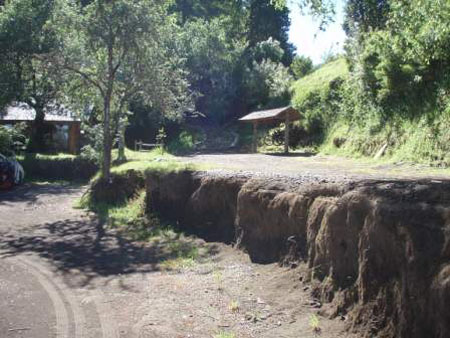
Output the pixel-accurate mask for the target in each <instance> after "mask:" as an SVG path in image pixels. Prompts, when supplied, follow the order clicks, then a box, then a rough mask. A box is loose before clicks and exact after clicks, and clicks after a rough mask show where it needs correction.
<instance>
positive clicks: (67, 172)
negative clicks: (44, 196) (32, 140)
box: [19, 154, 99, 181]
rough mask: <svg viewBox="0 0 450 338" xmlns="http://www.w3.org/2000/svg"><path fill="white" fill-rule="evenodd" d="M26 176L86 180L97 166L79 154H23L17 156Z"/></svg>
mask: <svg viewBox="0 0 450 338" xmlns="http://www.w3.org/2000/svg"><path fill="white" fill-rule="evenodd" d="M19 162H20V163H21V164H22V166H23V168H24V170H25V173H26V175H27V177H31V178H33V179H44V180H50V181H53V180H64V181H77V180H80V181H87V180H89V179H90V178H91V177H93V176H94V175H95V174H96V173H97V171H98V169H99V167H98V166H97V165H96V164H95V163H93V162H91V161H89V160H86V159H83V158H81V157H79V156H73V155H67V154H58V155H43V154H25V156H23V157H22V156H21V157H19Z"/></svg>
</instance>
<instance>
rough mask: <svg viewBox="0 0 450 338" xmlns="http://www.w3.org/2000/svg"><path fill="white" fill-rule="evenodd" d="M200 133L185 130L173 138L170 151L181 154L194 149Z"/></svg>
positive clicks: (169, 146) (169, 147)
mask: <svg viewBox="0 0 450 338" xmlns="http://www.w3.org/2000/svg"><path fill="white" fill-rule="evenodd" d="M198 136H199V135H197V134H195V133H193V132H190V131H187V130H183V131H182V132H181V133H180V134H179V135H178V137H177V138H176V139H174V140H172V141H171V142H170V143H169V145H168V150H169V152H170V153H174V154H180V153H186V152H189V151H192V150H194V148H195V144H196V138H197V137H198Z"/></svg>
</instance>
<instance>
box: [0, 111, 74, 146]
mask: <svg viewBox="0 0 450 338" xmlns="http://www.w3.org/2000/svg"><path fill="white" fill-rule="evenodd" d="M73 115H74V114H73V113H72V112H70V111H68V110H67V109H65V108H64V107H61V106H53V107H49V108H46V112H45V124H47V125H49V126H50V127H51V128H50V130H51V135H50V136H51V139H52V142H53V143H54V144H55V148H61V150H63V151H68V152H69V153H72V154H76V153H77V152H78V148H79V141H80V134H81V131H80V130H81V128H80V126H81V121H80V119H78V118H76V117H74V116H73ZM35 116H36V112H35V110H34V109H33V108H31V107H30V106H29V105H27V104H25V103H16V104H14V105H11V106H8V107H6V109H5V110H4V111H3V112H0V124H1V125H14V124H16V123H20V122H25V123H26V124H28V125H30V126H31V124H32V123H33V121H34V118H35ZM57 143H60V144H58V147H57V146H56V144H57Z"/></svg>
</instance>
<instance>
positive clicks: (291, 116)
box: [239, 107, 300, 153]
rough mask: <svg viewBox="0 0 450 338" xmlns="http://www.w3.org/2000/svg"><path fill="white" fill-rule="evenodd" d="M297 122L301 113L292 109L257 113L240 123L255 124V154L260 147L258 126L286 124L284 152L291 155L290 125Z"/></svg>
mask: <svg viewBox="0 0 450 338" xmlns="http://www.w3.org/2000/svg"><path fill="white" fill-rule="evenodd" d="M297 120H300V113H299V112H298V111H297V110H296V109H294V108H292V107H283V108H276V109H270V110H261V111H255V112H253V113H250V114H248V115H245V116H244V117H242V118H240V119H239V121H243V122H250V123H252V124H253V142H252V151H253V152H255V153H256V151H257V147H258V124H264V123H274V122H279V123H281V122H284V123H285V124H286V128H285V131H284V152H285V153H289V129H290V124H291V122H292V121H297Z"/></svg>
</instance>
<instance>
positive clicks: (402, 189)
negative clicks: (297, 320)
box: [147, 172, 450, 338]
mask: <svg viewBox="0 0 450 338" xmlns="http://www.w3.org/2000/svg"><path fill="white" fill-rule="evenodd" d="M147 191H148V207H149V210H152V211H157V212H159V213H161V214H162V215H163V216H165V217H168V218H170V219H172V220H174V221H177V222H178V223H179V224H180V225H183V226H185V227H188V228H189V229H190V230H192V229H193V230H194V231H196V232H197V233H200V234H203V235H204V236H206V237H209V238H211V239H214V240H224V241H228V242H229V241H234V242H235V243H236V245H237V246H238V247H240V248H242V249H243V250H245V251H247V252H248V254H249V255H250V257H251V258H252V260H253V261H255V262H260V263H269V262H275V261H284V262H293V261H299V262H301V263H302V264H305V265H307V266H308V268H309V269H308V271H309V273H308V275H307V276H305V277H306V278H307V279H309V280H310V281H311V282H312V283H313V284H314V285H317V287H316V288H315V289H314V294H315V295H316V296H317V298H319V299H320V301H321V302H325V303H331V304H332V305H333V307H332V308H333V309H334V311H333V313H332V315H339V314H348V316H349V318H350V321H349V322H350V323H351V324H352V325H353V327H355V328H358V329H361V328H362V329H363V332H365V334H366V335H367V336H368V337H369V336H374V335H376V336H379V337H440V338H444V337H449V336H450V311H449V309H450V183H447V182H431V181H423V182H411V181H409V182H408V181H399V182H386V181H359V182H350V181H344V180H342V181H334V182H324V181H321V180H318V179H312V178H305V179H301V178H295V179H294V178H282V177H277V178H274V177H252V176H251V175H248V176H246V175H240V176H236V175H231V174H223V173H221V174H217V173H216V174H212V173H192V172H182V173H178V174H149V175H148V176H147ZM299 306H301V305H300V304H299Z"/></svg>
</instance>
